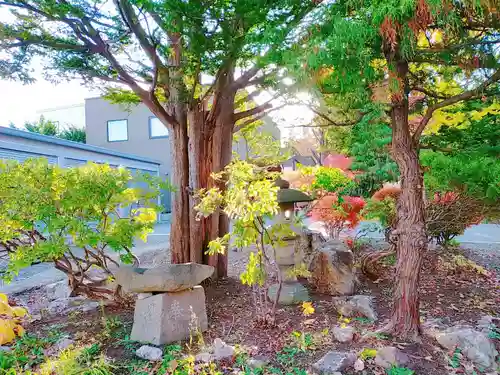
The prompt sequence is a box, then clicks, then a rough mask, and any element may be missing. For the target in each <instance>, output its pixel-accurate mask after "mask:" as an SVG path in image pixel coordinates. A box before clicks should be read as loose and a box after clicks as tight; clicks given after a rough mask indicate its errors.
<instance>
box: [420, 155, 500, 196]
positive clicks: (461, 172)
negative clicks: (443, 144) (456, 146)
mask: <svg viewBox="0 0 500 375" xmlns="http://www.w3.org/2000/svg"><path fill="white" fill-rule="evenodd" d="M421 163H422V165H423V166H424V167H425V168H426V173H425V174H424V181H425V186H426V188H427V190H428V191H429V192H430V193H434V192H445V191H456V192H459V193H463V194H465V195H467V196H469V197H473V198H476V199H479V200H484V201H486V202H492V203H493V202H496V201H497V200H498V199H499V198H500V163H498V159H497V158H496V157H489V156H486V155H479V154H476V155H471V154H468V153H464V154H462V153H460V154H453V155H446V154H443V153H439V152H434V151H427V152H422V155H421Z"/></svg>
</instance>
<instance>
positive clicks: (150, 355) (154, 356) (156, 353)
mask: <svg viewBox="0 0 500 375" xmlns="http://www.w3.org/2000/svg"><path fill="white" fill-rule="evenodd" d="M135 355H136V356H138V357H139V358H142V359H145V360H147V361H155V362H156V361H161V360H162V358H163V352H162V351H161V349H160V348H156V347H154V346H149V345H143V346H141V347H140V348H139V349H137V350H136V352H135Z"/></svg>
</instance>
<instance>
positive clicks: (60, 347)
mask: <svg viewBox="0 0 500 375" xmlns="http://www.w3.org/2000/svg"><path fill="white" fill-rule="evenodd" d="M74 344H75V341H74V340H71V339H70V338H68V337H64V338H62V339H60V340H59V341H57V342H56V343H55V344H54V345H53V346H51V347H50V348H49V349H47V350H45V351H44V354H45V356H47V357H52V356H56V355H59V353H61V352H62V351H64V350H66V349H68V348H69V347H70V346H72V345H74Z"/></svg>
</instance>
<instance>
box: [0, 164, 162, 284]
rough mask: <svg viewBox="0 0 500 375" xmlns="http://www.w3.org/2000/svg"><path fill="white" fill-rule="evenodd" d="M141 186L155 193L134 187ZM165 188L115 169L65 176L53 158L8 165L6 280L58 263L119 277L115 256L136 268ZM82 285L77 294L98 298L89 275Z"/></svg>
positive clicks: (0, 176) (1, 210)
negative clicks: (80, 253)
mask: <svg viewBox="0 0 500 375" xmlns="http://www.w3.org/2000/svg"><path fill="white" fill-rule="evenodd" d="M134 181H143V182H147V183H148V187H147V188H132V187H129V186H130V184H131V183H132V182H134ZM160 186H163V184H162V183H161V181H159V180H157V178H155V177H151V176H140V175H138V176H136V177H132V175H131V174H130V172H129V171H128V170H126V169H124V168H112V167H110V166H109V165H98V164H93V163H89V164H87V165H85V166H81V167H78V168H67V169H64V168H60V167H58V166H55V165H49V164H48V162H47V161H46V160H45V159H39V160H35V159H29V160H27V161H25V162H24V163H18V162H14V161H3V162H0V197H1V199H2V205H0V223H1V225H0V228H1V229H0V244H1V248H2V249H3V250H4V251H6V252H7V253H8V254H9V256H10V261H9V265H8V269H7V272H6V274H5V275H4V277H5V278H6V279H11V278H12V276H13V275H16V274H17V273H18V272H19V270H21V269H22V268H24V267H27V266H29V265H31V264H32V263H33V262H35V261H54V262H55V265H56V267H57V268H58V269H60V270H62V271H63V272H66V273H68V274H70V275H72V276H74V273H75V272H77V270H75V266H76V268H77V269H79V267H82V270H84V271H85V270H89V269H92V268H96V267H97V268H100V269H102V270H104V271H105V273H106V274H107V276H106V277H109V276H111V271H110V270H109V268H108V265H109V264H110V263H116V261H114V260H113V259H112V258H110V256H109V251H114V252H115V253H116V254H117V255H118V256H120V258H121V260H122V261H124V262H129V263H130V262H131V261H133V257H132V253H131V249H132V246H133V240H134V238H135V237H141V238H143V239H145V238H146V236H147V234H148V233H149V232H151V231H152V229H153V225H154V223H155V222H156V212H157V211H158V210H159V207H158V205H157V197H158V194H159V187H160ZM68 238H71V243H72V244H73V245H74V246H76V247H79V248H83V249H84V250H85V254H86V256H85V258H82V257H77V256H76V255H75V254H74V253H73V250H72V248H71V246H70V242H68V240H67V239H68ZM104 249H106V253H105V252H104ZM65 257H66V258H65ZM67 257H69V258H70V259H72V260H73V261H74V262H75V263H76V264H75V266H73V267H71V266H70V265H69V263H67V262H68V261H67V260H65V259H68V258H67ZM75 280H81V281H80V283H76V284H75V285H73V287H74V288H76V291H77V292H79V293H81V292H87V291H92V288H91V287H90V286H88V285H86V281H87V279H86V277H85V276H84V277H83V279H82V278H78V279H75ZM99 289H100V290H101V289H102V290H105V288H103V287H102V286H99Z"/></svg>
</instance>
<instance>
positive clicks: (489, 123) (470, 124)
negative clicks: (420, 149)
mask: <svg viewBox="0 0 500 375" xmlns="http://www.w3.org/2000/svg"><path fill="white" fill-rule="evenodd" d="M468 104H469V106H467V107H465V108H464V107H462V108H460V112H458V114H462V115H464V116H466V119H467V120H465V121H463V122H460V123H458V124H456V125H455V124H454V125H446V124H445V125H441V126H440V127H439V129H438V131H437V132H435V133H432V134H429V135H426V136H425V137H423V139H422V143H423V144H425V146H426V147H427V148H430V149H434V150H436V151H439V150H443V151H446V153H452V154H463V153H475V154H477V155H483V156H490V157H499V156H500V130H499V129H500V115H499V114H497V112H493V113H490V112H489V111H492V109H491V107H492V106H493V105H495V106H496V107H498V108H500V104H497V103H493V104H492V105H490V106H488V107H486V109H483V108H484V107H485V106H484V103H481V104H477V105H478V106H479V108H478V109H483V110H487V111H488V112H487V113H488V114H486V115H484V116H483V117H481V118H480V119H478V120H475V119H474V113H473V112H472V111H471V109H470V107H471V106H472V105H473V104H475V103H468ZM476 108H477V107H476ZM456 111H458V110H457V109H456V110H455V113H457V112H456ZM497 111H499V112H500V110H497ZM469 116H470V117H469ZM476 116H477V115H476Z"/></svg>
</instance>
